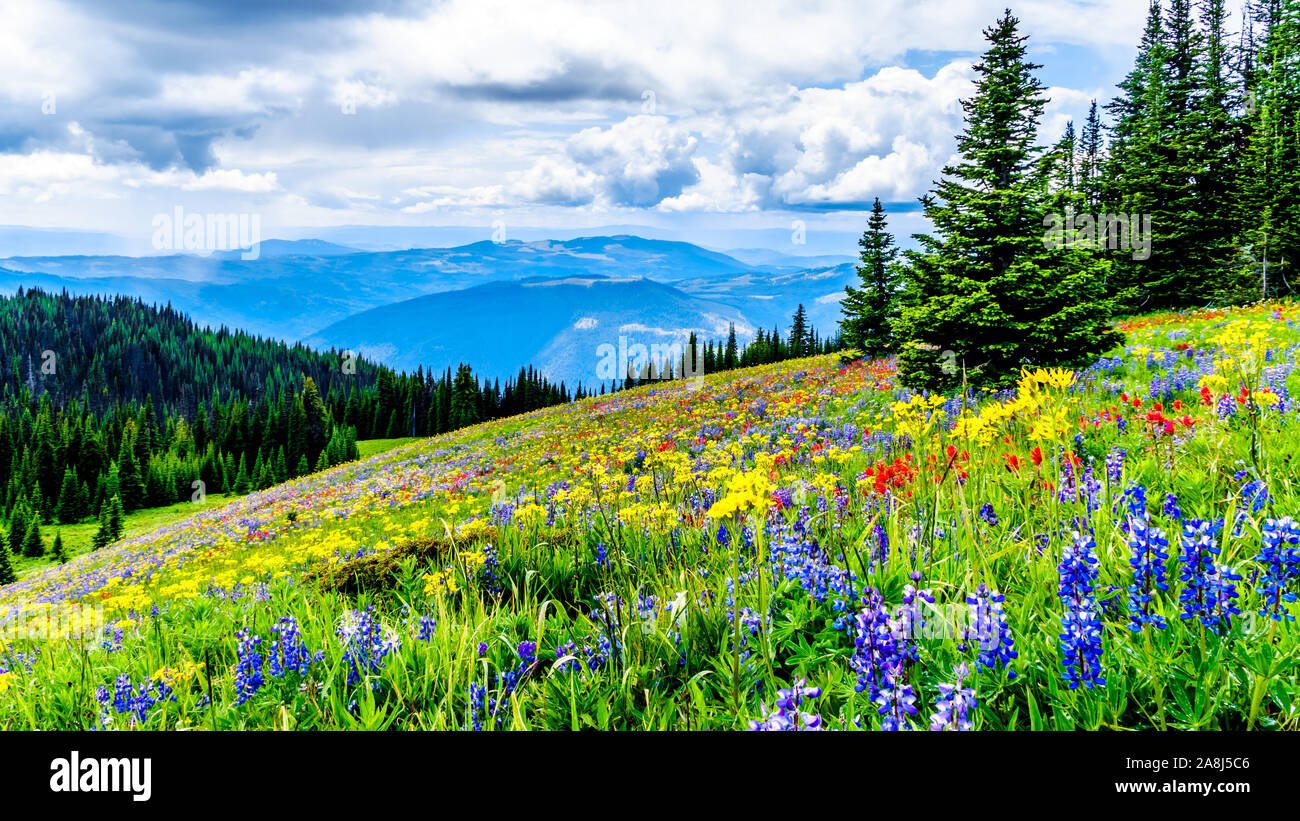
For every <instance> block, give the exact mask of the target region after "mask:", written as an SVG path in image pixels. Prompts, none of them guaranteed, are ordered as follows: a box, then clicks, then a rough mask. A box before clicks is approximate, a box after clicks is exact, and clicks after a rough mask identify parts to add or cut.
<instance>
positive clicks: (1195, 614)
mask: <svg viewBox="0 0 1300 821" xmlns="http://www.w3.org/2000/svg"><path fill="white" fill-rule="evenodd" d="M1180 547H1181V551H1180V555H1179V561H1180V564H1181V569H1180V570H1179V574H1178V577H1179V578H1180V579H1181V580H1182V581H1183V589H1182V592H1180V593H1179V594H1178V600H1179V601H1180V602H1181V603H1182V605H1183V612H1182V613H1181V614H1180V616H1179V618H1181V619H1183V620H1185V621H1186V620H1190V619H1198V620H1200V622H1201V624H1203V625H1205V626H1206V627H1209V628H1210V629H1212V630H1216V631H1217V628H1218V627H1219V626H1220V617H1219V609H1220V605H1221V602H1220V600H1219V599H1220V596H1221V595H1223V594H1224V593H1226V592H1228V591H1227V590H1225V589H1224V588H1223V587H1222V585H1221V583H1220V580H1219V579H1218V578H1217V575H1218V566H1217V565H1216V564H1215V561H1214V557H1215V556H1218V555H1219V552H1220V551H1219V548H1218V546H1217V545H1216V544H1215V539H1214V535H1213V528H1212V527H1211V525H1210V523H1209V522H1207V521H1204V520H1202V519H1188V520H1187V521H1186V522H1184V523H1183V535H1182V540H1181V543H1180ZM1230 587H1231V592H1232V593H1233V598H1236V595H1235V591H1236V588H1235V586H1231V585H1230ZM1223 626H1225V627H1226V626H1227V625H1223Z"/></svg>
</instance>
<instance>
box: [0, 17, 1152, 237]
mask: <svg viewBox="0 0 1300 821" xmlns="http://www.w3.org/2000/svg"><path fill="white" fill-rule="evenodd" d="M1005 3H1006V0H998V2H985V0H870V2H868V1H867V0H824V1H822V2H812V1H811V0H802V1H801V2H776V1H775V0H736V1H735V2H731V0H726V2H723V0H683V1H681V2H678V0H659V1H658V2H655V3H646V2H643V0H630V1H629V2H615V1H614V0H602V1H601V2H579V1H578V0H546V2H530V0H446V1H445V2H432V3H429V2H403V1H402V0H391V1H390V2H383V1H382V0H381V2H378V3H367V4H362V3H352V2H348V0H293V1H292V2H279V3H275V4H273V5H274V8H269V7H268V6H271V5H272V4H270V3H266V2H263V1H262V0H228V1H227V2H211V0H205V2H202V3H199V2H170V1H169V2H165V3H164V2H159V1H158V0H118V2H113V3H103V2H100V1H99V0H85V2H55V1H54V0H14V2H10V0H4V2H3V3H2V4H0V5H2V6H3V11H4V20H5V25H4V26H3V27H0V111H2V112H3V118H2V119H0V224H8V225H30V226H59V227H75V228H82V229H95V230H108V231H114V232H118V233H123V234H127V235H147V234H148V233H149V231H150V225H151V221H152V218H153V216H154V215H155V214H158V213H162V212H171V211H172V209H173V208H174V207H176V206H178V205H179V206H181V207H183V208H184V209H186V210H187V211H189V212H205V213H234V212H251V213H257V214H260V215H261V220H262V225H263V229H262V232H263V235H264V236H267V235H275V234H276V233H277V230H278V229H284V228H286V227H288V226H329V225H344V224H352V225H355V224H368V225H478V224H483V225H485V226H486V225H489V224H491V223H493V222H495V221H500V222H503V223H504V224H506V225H510V224H516V225H546V226H565V227H579V226H583V225H608V224H647V225H659V226H667V227H671V226H674V225H684V224H687V223H690V224H708V225H727V226H752V227H765V226H766V227H770V226H780V225H786V224H789V223H790V221H791V219H792V218H800V219H805V220H807V221H809V222H817V224H827V225H830V224H836V225H844V226H848V225H856V224H858V223H860V222H861V215H860V213H858V211H857V209H860V208H861V205H862V203H863V202H864V201H865V202H869V201H870V200H871V198H872V197H874V196H879V197H881V198H882V199H884V200H886V201H888V202H897V203H910V202H913V201H914V199H915V198H916V197H917V196H919V195H920V194H921V193H922V192H923V191H924V190H925V189H926V188H927V187H928V185H929V183H930V181H931V180H933V179H934V177H935V176H936V173H937V169H938V168H939V167H940V166H942V164H943V163H944V162H945V161H946V160H947V159H948V158H949V156H950V154H951V151H952V147H953V134H954V132H955V131H956V130H957V128H958V127H959V125H960V109H959V107H958V105H957V103H958V100H959V99H961V98H962V97H963V96H966V95H967V94H968V93H969V91H970V88H971V85H970V79H971V71H970V65H971V63H972V57H973V56H974V55H975V54H977V53H978V51H979V50H980V49H981V45H982V38H981V34H980V31H981V29H982V28H984V27H986V26H987V25H988V24H990V23H991V22H992V21H993V20H995V19H996V18H997V17H998V15H999V14H1000V12H1001V10H1002V7H1003V6H1004V5H1005ZM1145 6H1146V4H1145V3H1144V2H1140V0H1018V2H1016V3H1014V9H1015V12H1016V14H1017V15H1018V16H1019V17H1020V18H1021V20H1022V21H1023V26H1024V29H1025V31H1026V32H1027V33H1028V34H1030V35H1031V44H1032V46H1033V49H1034V57H1035V59H1036V60H1037V62H1040V63H1044V64H1045V66H1046V67H1045V68H1044V69H1043V70H1042V71H1041V72H1040V75H1041V77H1042V79H1043V81H1044V82H1045V83H1046V84H1047V85H1048V86H1049V87H1050V96H1051V97H1052V100H1053V102H1052V104H1051V106H1050V107H1049V109H1048V121H1047V122H1046V123H1045V132H1047V134H1046V136H1048V137H1051V136H1054V135H1056V134H1059V132H1060V130H1061V128H1062V126H1063V125H1064V122H1065V121H1066V120H1067V119H1069V118H1071V117H1075V118H1080V117H1081V116H1082V113H1083V112H1084V111H1086V108H1087V105H1088V101H1089V100H1090V99H1092V98H1093V97H1101V98H1103V99H1104V98H1106V97H1108V96H1109V95H1110V93H1111V91H1112V89H1113V87H1114V84H1115V82H1117V81H1118V80H1119V79H1120V78H1121V77H1122V76H1123V74H1124V73H1125V72H1126V71H1127V70H1128V68H1129V67H1130V65H1131V61H1132V58H1133V54H1134V47H1135V44H1136V42H1137V40H1138V37H1139V35H1140V32H1141V27H1142V22H1143V17H1144V15H1145ZM485 238H486V237H485Z"/></svg>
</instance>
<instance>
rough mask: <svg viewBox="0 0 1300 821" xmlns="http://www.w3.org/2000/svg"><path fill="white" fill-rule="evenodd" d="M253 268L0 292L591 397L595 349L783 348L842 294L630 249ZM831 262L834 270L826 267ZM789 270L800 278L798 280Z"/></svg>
mask: <svg viewBox="0 0 1300 821" xmlns="http://www.w3.org/2000/svg"><path fill="white" fill-rule="evenodd" d="M259 250H260V254H259V256H258V258H257V259H255V260H244V259H241V258H240V255H239V253H238V252H223V253H215V254H212V255H210V256H206V257H202V256H193V255H180V254H177V255H169V256H149V257H128V256H108V255H92V256H32V257H15V258H10V259H5V260H0V292H4V293H12V292H13V291H14V290H16V289H17V288H18V287H39V288H42V289H45V290H47V291H55V292H57V291H60V290H67V291H68V292H69V293H71V294H73V295H79V294H94V295H113V294H124V295H128V296H134V297H139V298H140V299H142V300H144V301H145V302H146V303H155V304H160V305H162V304H170V305H171V306H172V307H174V308H176V309H177V310H180V311H182V312H184V313H185V314H188V315H189V316H191V317H192V318H193V319H194V320H196V321H197V322H199V323H201V324H207V325H212V326H214V327H217V326H221V325H225V326H228V327H231V328H238V329H241V330H245V331H248V332H250V333H254V334H259V335H262V336H267V337H271V338H274V339H281V340H284V341H288V342H306V343H308V344H311V345H313V346H319V347H338V348H340V349H349V350H356V351H359V352H361V353H363V354H365V355H366V356H368V357H371V358H374V359H376V360H378V361H381V362H384V363H385V364H388V365H390V366H392V367H395V368H398V369H402V370H409V371H413V370H415V368H417V367H421V366H423V367H424V368H425V369H426V370H429V369H433V370H438V371H440V370H443V369H445V368H446V367H449V366H455V365H456V364H457V363H458V362H461V361H466V362H470V363H471V364H473V365H474V367H475V370H476V372H478V373H480V374H482V375H483V376H486V377H488V378H494V377H501V378H505V377H508V376H513V375H514V374H515V373H516V372H517V370H518V368H519V366H520V365H521V364H525V363H531V364H533V365H534V366H536V367H537V368H538V369H539V370H540V371H542V373H544V374H545V375H546V376H547V377H548V378H551V379H554V380H566V381H568V382H570V383H571V384H572V383H576V382H577V381H579V380H581V381H583V382H587V383H590V382H591V381H592V380H593V378H594V370H593V364H592V363H593V361H594V357H595V349H596V347H597V346H598V345H599V344H602V343H610V344H615V345H616V344H617V343H618V341H619V337H620V336H625V337H630V338H631V339H632V340H633V341H636V342H641V343H644V344H652V343H656V342H671V341H684V339H685V336H686V334H688V333H690V332H692V331H694V332H695V333H697V334H699V335H700V337H701V338H702V339H707V338H711V339H723V338H725V336H726V334H727V331H728V327H729V326H730V325H731V324H732V323H734V324H735V326H736V331H737V335H738V337H740V338H742V339H745V338H749V337H751V336H752V335H753V334H754V332H755V331H756V330H757V329H759V328H766V329H771V328H779V329H781V330H782V331H783V332H784V330H785V329H786V326H787V325H788V324H789V321H790V315H791V313H792V312H793V311H794V308H795V306H796V305H798V304H803V305H804V306H805V308H806V310H807V311H808V316H809V320H810V322H811V323H812V325H813V326H815V327H816V328H818V329H819V331H820V332H821V333H822V334H823V335H830V334H833V333H834V332H835V328H836V325H837V323H838V319H839V302H838V300H839V297H840V295H841V294H842V293H843V291H844V286H845V285H846V284H848V283H850V282H851V281H852V280H853V279H854V276H855V274H854V266H853V264H852V262H850V261H846V260H848V259H849V258H847V257H835V256H818V257H796V256H790V255H785V254H781V253H779V252H775V251H771V250H768V249H747V250H743V251H737V252H736V253H737V254H738V256H740V257H744V259H740V258H737V257H734V256H731V255H728V254H723V253H719V252H716V251H711V250H708V249H705V248H701V247H700V246H697V245H693V244H690V243H684V242H673V241H668V240H658V239H645V238H642V237H637V236H632V235H619V236H607V237H584V238H579V239H572V240H564V241H550V240H542V241H534V242H520V241H507V242H502V243H494V242H487V241H484V242H476V243H472V244H469V245H463V246H459V247H454V248H427V249H409V250H403V251H383V252H375V251H364V250H358V249H356V248H352V247H350V246H346V245H341V244H337V243H333V242H327V241H323V240H316V239H308V240H293V241H285V240H267V241H265V242H263V243H262V244H261V248H260V249H259ZM837 260H840V261H839V262H837ZM801 266H802V267H801Z"/></svg>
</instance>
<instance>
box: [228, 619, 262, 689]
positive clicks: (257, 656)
mask: <svg viewBox="0 0 1300 821" xmlns="http://www.w3.org/2000/svg"><path fill="white" fill-rule="evenodd" d="M235 638H236V639H238V640H239V646H238V647H236V648H235V704H236V705H239V704H243V703H244V702H246V701H248V700H249V699H250V698H252V697H253V695H254V694H256V693H257V691H258V690H259V689H261V687H262V683H263V681H264V679H263V677H262V665H263V663H264V661H265V660H264V658H263V656H262V653H261V650H260V647H261V644H262V638H261V636H255V635H253V634H252V633H251V632H249V631H248V630H240V631H239V632H238V633H236V634H235Z"/></svg>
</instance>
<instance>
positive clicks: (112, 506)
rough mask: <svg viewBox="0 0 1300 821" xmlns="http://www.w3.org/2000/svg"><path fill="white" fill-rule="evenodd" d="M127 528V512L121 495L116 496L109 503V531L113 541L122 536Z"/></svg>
mask: <svg viewBox="0 0 1300 821" xmlns="http://www.w3.org/2000/svg"><path fill="white" fill-rule="evenodd" d="M125 530H126V514H125V511H124V510H123V505H122V499H121V497H118V496H114V497H113V498H112V499H111V500H109V503H108V533H109V536H110V537H112V541H117V540H118V539H120V538H122V534H123V532H125Z"/></svg>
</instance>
